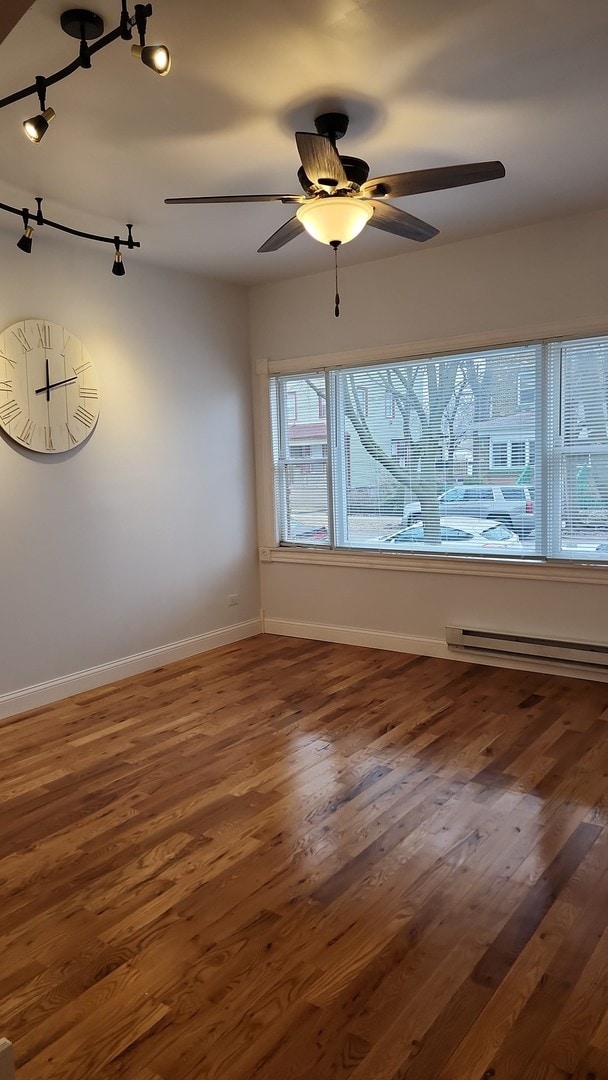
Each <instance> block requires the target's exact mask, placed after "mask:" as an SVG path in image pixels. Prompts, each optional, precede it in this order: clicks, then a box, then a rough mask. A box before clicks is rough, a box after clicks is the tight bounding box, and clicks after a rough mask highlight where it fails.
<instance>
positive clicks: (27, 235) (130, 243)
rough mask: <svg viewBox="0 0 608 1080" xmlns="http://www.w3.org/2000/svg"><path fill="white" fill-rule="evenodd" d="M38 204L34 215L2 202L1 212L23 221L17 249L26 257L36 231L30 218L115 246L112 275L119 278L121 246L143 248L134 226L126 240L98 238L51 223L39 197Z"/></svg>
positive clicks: (110, 237) (54, 222) (121, 272)
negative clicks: (44, 212) (43, 210)
mask: <svg viewBox="0 0 608 1080" xmlns="http://www.w3.org/2000/svg"><path fill="white" fill-rule="evenodd" d="M36 203H37V210H36V212H35V213H34V214H33V213H32V212H31V211H30V210H28V208H27V207H26V206H24V207H23V209H22V210H19V209H18V208H17V207H16V206H8V205H7V204H6V203H1V202H0V210H5V211H6V212H7V214H17V215H18V216H19V217H20V218H22V219H23V226H24V232H23V236H21V238H20V239H19V240H18V241H17V247H18V248H19V250H20V251H24V252H25V253H26V255H29V254H30V253H31V250H32V238H33V235H34V230H33V228H32V226H31V225H30V218H33V219H34V221H35V222H36V225H48V226H49V228H51V229H59V230H60V231H61V232H64V233H69V234H70V236H81V237H82V238H83V240H97V241H98V242H99V243H101V244H114V248H115V252H114V263H113V266H112V273H113V274H115V275H116V276H117V277H123V275H124V272H125V267H124V263H123V261H122V255H121V251H120V248H121V246H124V247H127V248H128V249H129V250H130V251H131V250H132V249H133V248H138V247H141V245H140V243H139V241H138V240H134V239H133V225H127V237H126V240H121V238H120V236H97V235H96V234H95V233H88V232H82V231H81V230H80V229H71V228H70V227H69V226H68V225H61V224H60V222H58V221H51V220H50V219H49V218H45V217H44V215H43V213H42V199H41V198H40V197H37V198H36Z"/></svg>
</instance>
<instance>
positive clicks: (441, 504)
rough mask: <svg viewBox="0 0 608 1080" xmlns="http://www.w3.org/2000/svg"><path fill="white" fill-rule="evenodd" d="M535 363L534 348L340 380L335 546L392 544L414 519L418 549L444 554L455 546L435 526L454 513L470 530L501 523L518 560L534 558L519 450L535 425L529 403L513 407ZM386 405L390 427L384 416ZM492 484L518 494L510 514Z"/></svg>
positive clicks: (400, 366)
mask: <svg viewBox="0 0 608 1080" xmlns="http://www.w3.org/2000/svg"><path fill="white" fill-rule="evenodd" d="M538 354H539V348H538V347H537V346H521V347H518V348H516V349H513V348H510V349H500V350H493V351H492V352H489V353H487V354H483V355H481V354H466V355H463V356H454V357H445V358H441V359H431V360H420V361H401V362H399V361H397V362H395V363H392V364H387V365H383V366H378V367H374V368H367V369H361V368H358V369H354V370H348V369H343V370H341V371H339V372H338V373H337V375H336V379H337V408H338V420H339V425H340V424H341V425H342V427H343V429H344V435H345V439H344V447H345V455H346V460H345V462H344V467H343V469H342V472H341V476H340V479H339V481H338V482H337V486H339V487H340V488H343V489H344V490H343V492H342V494H343V498H342V501H341V503H340V513H341V515H342V517H341V520H340V528H339V530H338V532H339V534H340V536H341V537H343V541H342V542H343V543H344V544H345V545H346V546H351V547H352V546H366V547H377V546H378V544H379V542H380V543H383V542H386V541H385V539H384V538H385V537H386V536H387V535H388V534H389V532H390V530H391V528H392V530H393V535H394V533H395V531H396V530H398V528H399V526H400V525H405V526H408V525H411V524H412V523H413V522H415V521H416V520H417V519H422V521H423V522H424V537H423V540H422V543H424V544H432V543H433V542H434V543H435V545H436V546H439V548H440V549H441V550H449V549H450V546H451V545H454V546H458V547H461V546H462V538H458V539H456V537H455V536H453V535H450V534H449V533H447V532H445V531H444V533H443V534H442V533H441V527H442V524H449V523H445V522H442V521H441V520H440V519H442V518H443V515H444V514H448V513H449V514H450V515H451V514H458V513H460V514H465V515H466V516H467V517H471V518H473V519H474V521H475V522H477V523H479V522H482V523H483V522H485V521H486V520H487V519H488V518H493V519H496V520H498V521H501V522H503V523H504V524H505V525H507V526H508V527H509V528H511V527H512V528H513V530H514V531H515V532H516V534H517V537H519V538H522V539H523V540H525V544H524V545H523V546H522V545H520V548H521V551H522V553H523V552H527V553H529V552H531V551H534V550H535V541H534V538H533V530H534V515H533V512H532V510H531V505H530V503H529V495H528V496H527V498H528V504H529V505H528V510H527V511H526V509H525V504H526V494H525V493H524V487H523V483H524V481H525V480H529V479H530V474H531V472H532V469H533V467H532V466H531V465H530V464H529V461H528V464H526V462H527V460H528V459H527V457H526V454H527V450H526V447H527V445H528V443H532V444H533V443H534V439H535V435H536V426H535V425H536V421H535V413H534V407H533V404H532V405H530V403H529V402H527V403H526V405H525V409H524V408H523V407H522V406H521V404H520V378H519V377H520V375H524V376H525V377H526V386H527V387H528V389H531V390H532V392H533V393H535V378H536V366H537V364H536V362H537V356H538ZM389 400H390V401H391V402H392V403H393V406H394V419H390V418H389V417H388V416H387V413H388V411H389V410H388V408H387V401H389ZM524 472H525V473H526V476H525V477H524V478H523V479H522V474H524ZM499 478H500V481H501V482H502V484H505V482H506V483H507V484H508V485H509V486H510V485H513V486H514V487H517V488H518V490H517V493H516V494H517V498H516V499H515V500H512V501H510V502H509V505H506V500H505V499H504V498H503V497H502V495H501V489H500V488H495V487H494V486H493V485H494V482H495V481H496V480H498V479H499ZM454 524H456V523H454ZM406 539H407V538H406ZM516 539H517V538H516ZM391 542H399V543H403V542H404V539H403V538H401V539H400V540H399V541H395V540H392V541H391ZM416 542H419V541H416ZM468 542H469V543H471V544H474V545H475V544H476V545H477V546H478V548H479V549H480V550H481V548H483V547H484V544H485V541H484V537H483V535H482V534H481V532H479V531H477V532H476V533H475V534H474V536H472V537H469V538H468Z"/></svg>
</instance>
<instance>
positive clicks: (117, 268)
mask: <svg viewBox="0 0 608 1080" xmlns="http://www.w3.org/2000/svg"><path fill="white" fill-rule="evenodd" d="M114 247H115V248H116V250H115V252H114V264H113V266H112V273H113V274H114V275H115V276H116V277H124V273H125V264H124V263H123V261H122V255H121V254H120V240H119V238H118V237H117V236H115V237H114Z"/></svg>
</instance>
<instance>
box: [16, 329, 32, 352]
mask: <svg viewBox="0 0 608 1080" xmlns="http://www.w3.org/2000/svg"><path fill="white" fill-rule="evenodd" d="M12 334H13V337H14V338H16V339H17V341H18V342H19V344H20V345H21V348H22V349H23V351H24V353H28V352H31V351H32V346H31V345H30V343H29V341H28V337H27V334H26V333H25V330H23V329H22V328H21V327H19V329H18V330H13V331H12Z"/></svg>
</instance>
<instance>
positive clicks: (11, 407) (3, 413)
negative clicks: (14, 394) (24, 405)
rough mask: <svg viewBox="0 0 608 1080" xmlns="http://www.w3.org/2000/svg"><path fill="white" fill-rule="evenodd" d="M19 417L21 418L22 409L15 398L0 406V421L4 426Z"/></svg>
mask: <svg viewBox="0 0 608 1080" xmlns="http://www.w3.org/2000/svg"><path fill="white" fill-rule="evenodd" d="M17 416H21V409H20V408H19V406H18V404H17V402H16V401H15V400H14V398H11V400H10V401H7V402H5V404H4V405H0V420H1V421H2V423H3V424H10V423H11V422H12V421H13V420H14V419H15V418H16V417H17Z"/></svg>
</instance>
